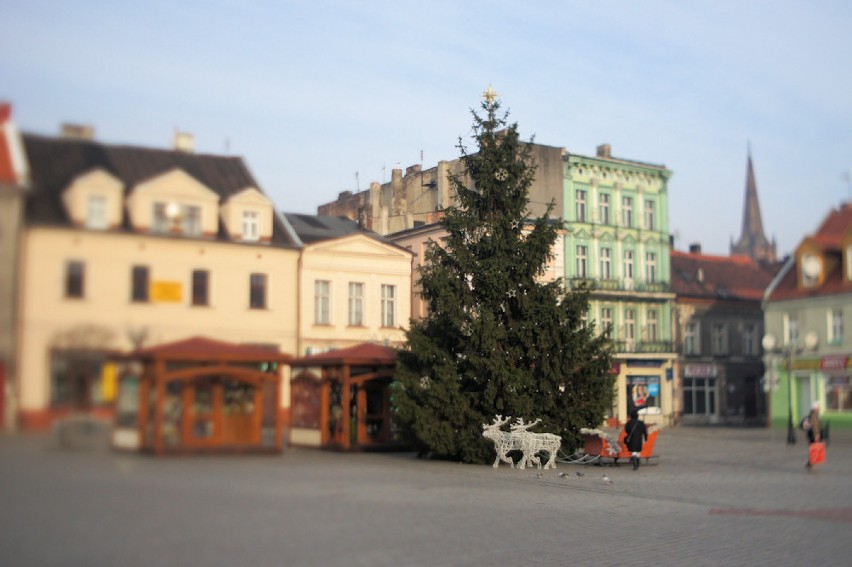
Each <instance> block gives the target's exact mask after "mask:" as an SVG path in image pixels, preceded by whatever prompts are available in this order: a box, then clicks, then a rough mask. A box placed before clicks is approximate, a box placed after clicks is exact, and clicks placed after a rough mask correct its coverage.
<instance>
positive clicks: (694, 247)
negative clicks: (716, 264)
mask: <svg viewBox="0 0 852 567" xmlns="http://www.w3.org/2000/svg"><path fill="white" fill-rule="evenodd" d="M689 253H690V254H701V244H700V243H698V242H693V243H692V244H690V245H689Z"/></svg>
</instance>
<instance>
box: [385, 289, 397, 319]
mask: <svg viewBox="0 0 852 567" xmlns="http://www.w3.org/2000/svg"><path fill="white" fill-rule="evenodd" d="M395 326H396V286H395V285H386V284H383V285H382V327H395Z"/></svg>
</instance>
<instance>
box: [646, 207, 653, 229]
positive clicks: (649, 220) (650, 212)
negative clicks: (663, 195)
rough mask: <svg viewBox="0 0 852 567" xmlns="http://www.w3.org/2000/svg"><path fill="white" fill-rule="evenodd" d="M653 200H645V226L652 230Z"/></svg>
mask: <svg viewBox="0 0 852 567" xmlns="http://www.w3.org/2000/svg"><path fill="white" fill-rule="evenodd" d="M654 220H655V219H654V201H645V228H646V229H648V230H654Z"/></svg>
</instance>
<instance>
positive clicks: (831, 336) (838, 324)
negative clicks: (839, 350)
mask: <svg viewBox="0 0 852 567" xmlns="http://www.w3.org/2000/svg"><path fill="white" fill-rule="evenodd" d="M828 342H829V344H833V345H837V344H840V343H842V342H843V309H841V308H839V307H834V308H832V309H829V310H828Z"/></svg>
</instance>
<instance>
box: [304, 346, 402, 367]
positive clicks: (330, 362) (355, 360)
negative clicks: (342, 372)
mask: <svg viewBox="0 0 852 567" xmlns="http://www.w3.org/2000/svg"><path fill="white" fill-rule="evenodd" d="M396 352H397V351H396V349H395V348H391V347H386V346H382V345H377V344H374V343H361V344H360V345H355V346H353V347H348V348H341V349H337V350H330V351H327V352H321V353H319V354H312V355H309V356H303V357H301V358H297V359H295V360H293V362H292V363H291V365H292V366H338V365H342V364H350V365H358V364H361V365H374V364H380V365H392V364H396Z"/></svg>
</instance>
